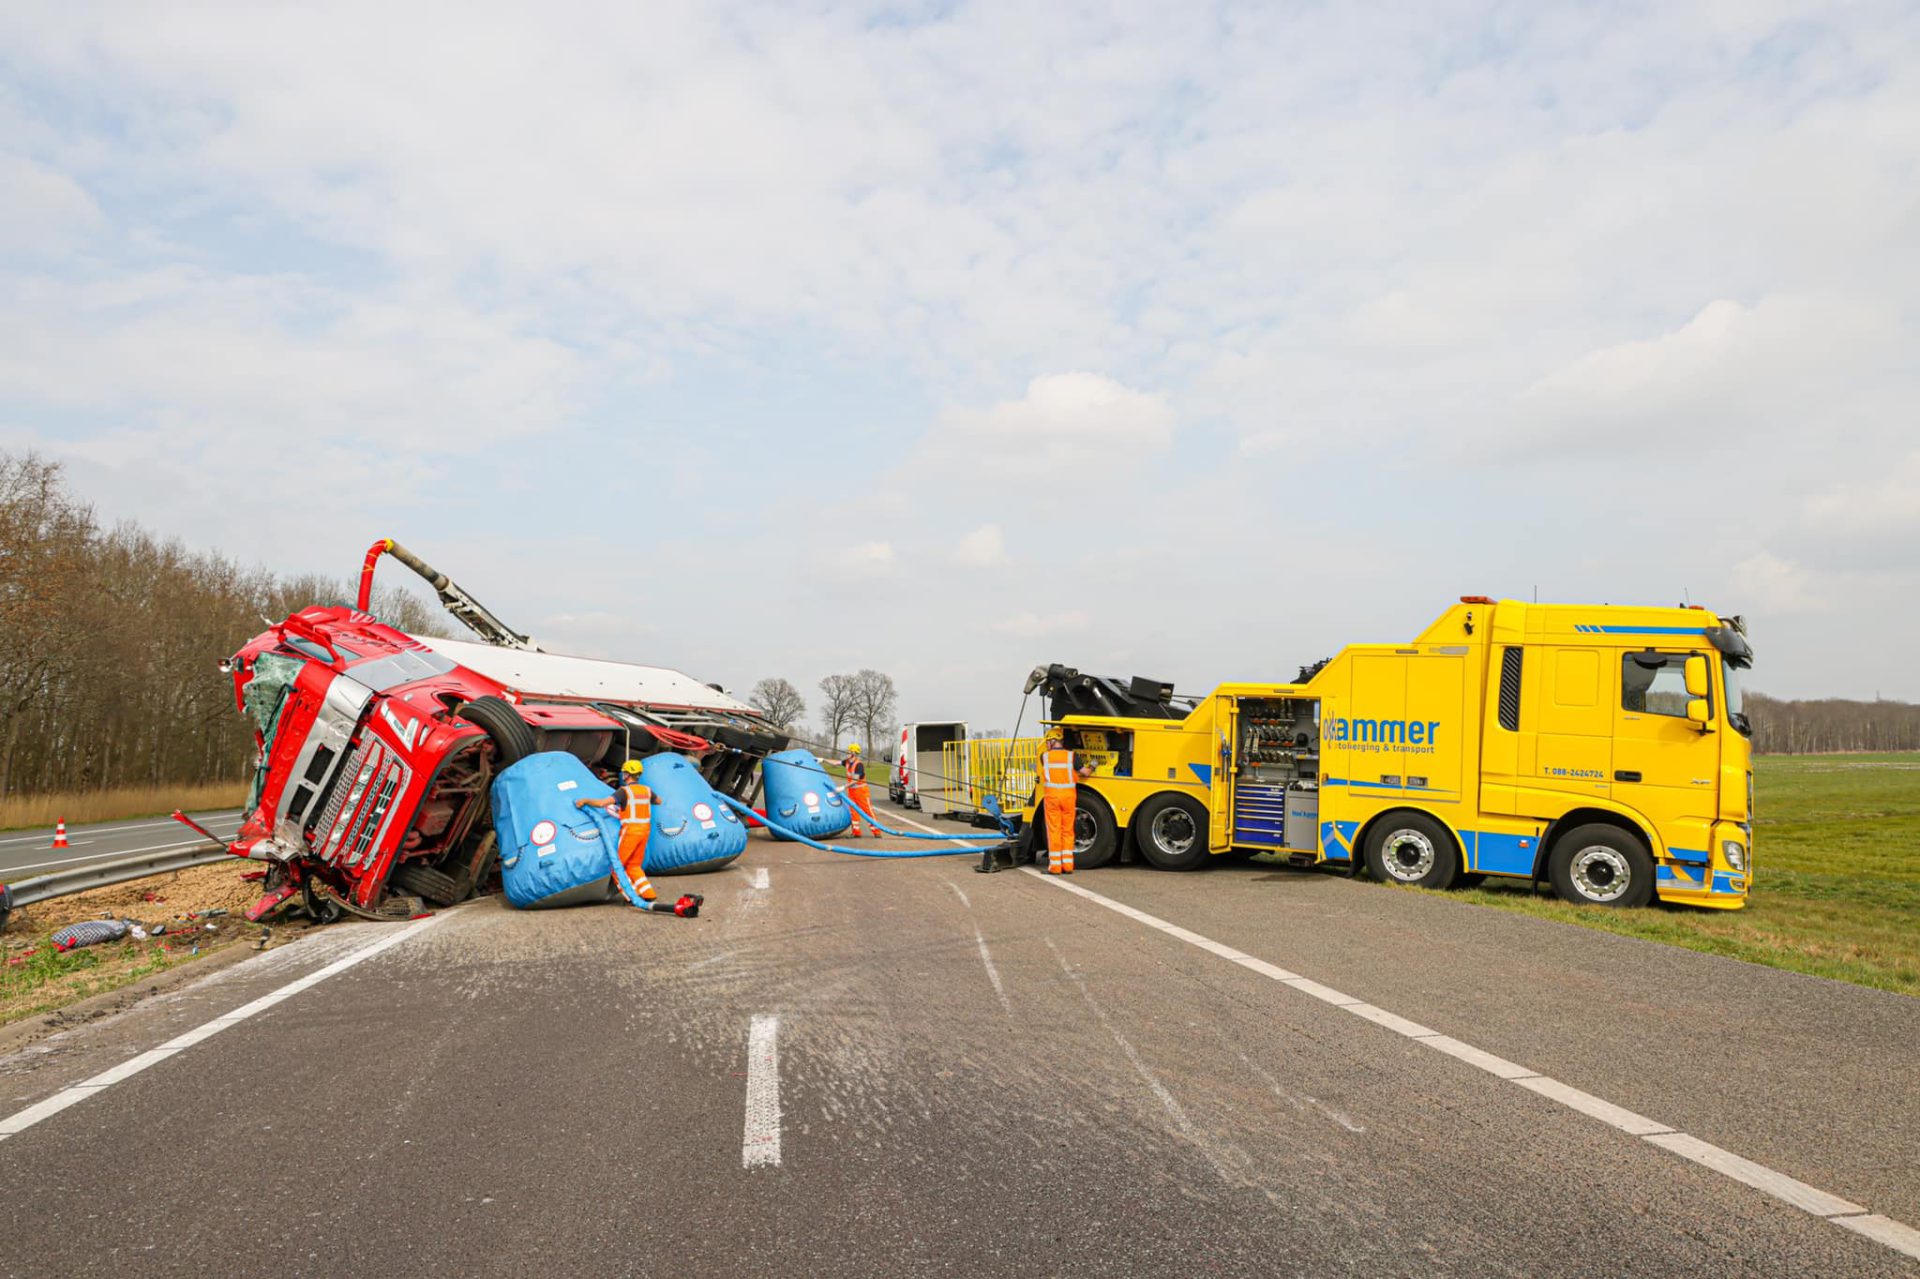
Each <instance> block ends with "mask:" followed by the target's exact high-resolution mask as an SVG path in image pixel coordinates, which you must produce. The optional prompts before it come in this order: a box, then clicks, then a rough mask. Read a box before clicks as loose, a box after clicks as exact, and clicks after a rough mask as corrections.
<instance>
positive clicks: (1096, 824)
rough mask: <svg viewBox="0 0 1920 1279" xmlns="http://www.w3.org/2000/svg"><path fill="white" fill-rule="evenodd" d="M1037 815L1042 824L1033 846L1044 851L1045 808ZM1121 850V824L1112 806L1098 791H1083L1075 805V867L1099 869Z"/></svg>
mask: <svg viewBox="0 0 1920 1279" xmlns="http://www.w3.org/2000/svg"><path fill="white" fill-rule="evenodd" d="M1034 817H1035V824H1036V825H1037V826H1038V827H1039V829H1038V831H1037V832H1036V834H1035V841H1036V842H1035V845H1034V847H1035V848H1036V849H1038V850H1041V851H1044V850H1045V849H1046V846H1047V831H1046V822H1047V814H1046V810H1045V809H1044V808H1043V809H1041V810H1039V811H1038V812H1036V813H1035V814H1034ZM1119 852H1120V827H1119V826H1118V825H1117V824H1116V823H1115V822H1114V820H1113V810H1112V809H1111V808H1108V807H1107V801H1106V800H1104V799H1101V798H1100V797H1099V796H1098V795H1095V794H1092V793H1090V792H1088V791H1084V790H1083V791H1081V792H1080V794H1079V796H1078V797H1077V799H1076V801H1075V803H1074V807H1073V868H1074V869H1075V870H1098V869H1099V868H1100V867H1102V866H1105V865H1107V864H1108V863H1110V862H1112V861H1113V859H1114V857H1115V856H1116V855H1118V853H1119Z"/></svg>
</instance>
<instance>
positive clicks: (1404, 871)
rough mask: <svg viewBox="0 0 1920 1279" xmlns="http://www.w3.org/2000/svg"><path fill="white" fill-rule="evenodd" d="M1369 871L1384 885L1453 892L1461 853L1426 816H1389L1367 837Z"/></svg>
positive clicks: (1443, 830)
mask: <svg viewBox="0 0 1920 1279" xmlns="http://www.w3.org/2000/svg"><path fill="white" fill-rule="evenodd" d="M1367 871H1368V873H1369V874H1371V875H1372V876H1373V877H1374V878H1375V879H1377V880H1379V881H1380V882H1381V883H1383V884H1405V885H1407V886H1408V887H1411V888H1449V887H1452V885H1453V881H1454V879H1455V878H1457V877H1458V876H1459V874H1460V850H1459V849H1458V848H1457V847H1456V846H1455V845H1454V842H1453V836H1452V835H1450V834H1448V833H1447V828H1446V827H1444V826H1442V825H1441V824H1440V823H1439V822H1437V821H1435V820H1434V819H1433V818H1431V817H1428V816H1427V815H1426V814H1425V813H1388V814H1387V815H1386V816H1385V817H1382V818H1381V819H1380V820H1379V822H1378V823H1376V824H1375V826H1374V828H1373V830H1372V831H1371V832H1369V834H1368V835H1367Z"/></svg>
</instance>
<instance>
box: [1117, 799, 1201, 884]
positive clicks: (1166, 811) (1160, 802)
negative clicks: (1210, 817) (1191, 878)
mask: <svg viewBox="0 0 1920 1279" xmlns="http://www.w3.org/2000/svg"><path fill="white" fill-rule="evenodd" d="M1133 838H1134V840H1135V841H1136V842H1137V843H1138V844H1139V846H1140V855H1141V856H1142V857H1144V858H1146V859H1147V864H1148V865H1150V866H1152V867H1154V869H1156V870H1193V869H1195V868H1196V867H1200V866H1204V865H1206V864H1207V862H1208V861H1209V860H1211V855H1210V854H1209V853H1208V852H1207V810H1206V808H1205V806H1203V805H1202V804H1201V803H1200V801H1199V800H1197V799H1194V798H1193V797H1192V796H1191V795H1177V794H1162V795H1155V796H1154V797H1153V798H1152V799H1149V800H1148V801H1147V802H1146V803H1144V804H1142V805H1140V811H1138V812H1137V813H1135V814H1134V815H1133Z"/></svg>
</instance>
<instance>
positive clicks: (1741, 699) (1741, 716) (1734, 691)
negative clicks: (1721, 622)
mask: <svg viewBox="0 0 1920 1279" xmlns="http://www.w3.org/2000/svg"><path fill="white" fill-rule="evenodd" d="M1744 669H1746V663H1744V662H1741V663H1735V662H1730V661H1727V660H1726V659H1725V658H1722V659H1721V661H1720V670H1721V672H1722V673H1723V675H1724V677H1725V680H1726V685H1727V722H1728V723H1729V724H1732V725H1733V726H1734V727H1735V728H1737V729H1739V730H1740V732H1741V733H1742V734H1743V735H1744V736H1747V737H1752V736H1753V725H1752V723H1751V722H1749V721H1748V719H1747V703H1746V696H1745V694H1744V693H1743V692H1742V691H1741V688H1740V672H1741V671H1742V670H1744Z"/></svg>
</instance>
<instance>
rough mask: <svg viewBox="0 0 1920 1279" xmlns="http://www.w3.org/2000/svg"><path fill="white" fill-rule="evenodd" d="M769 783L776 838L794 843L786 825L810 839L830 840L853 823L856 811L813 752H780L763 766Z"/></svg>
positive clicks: (763, 775) (771, 829) (768, 808)
mask: <svg viewBox="0 0 1920 1279" xmlns="http://www.w3.org/2000/svg"><path fill="white" fill-rule="evenodd" d="M760 775H761V776H762V777H763V778H764V779H765V781H766V796H767V816H768V817H769V818H770V819H771V820H772V821H773V822H774V823H775V826H774V827H769V832H770V833H771V834H772V835H773V837H774V838H775V839H781V840H790V839H792V838H793V835H788V834H784V833H782V832H781V831H780V830H779V829H777V828H778V827H781V826H784V827H785V828H786V829H787V830H789V831H792V832H794V834H797V835H805V836H806V837H807V838H808V839H827V838H829V837H831V836H834V835H838V834H839V833H840V832H841V831H843V830H845V829H846V828H847V827H848V826H850V825H852V824H853V810H852V809H850V808H848V807H847V801H846V800H845V799H844V798H842V797H841V795H840V792H839V791H837V790H835V789H834V786H833V779H832V778H831V777H829V776H827V770H826V769H824V768H822V767H821V766H820V761H819V760H818V759H816V758H814V754H813V752H812V751H809V750H800V749H795V750H790V751H777V752H775V753H774V754H772V755H769V756H767V758H766V760H765V761H764V762H763V763H762V764H761V765H760Z"/></svg>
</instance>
